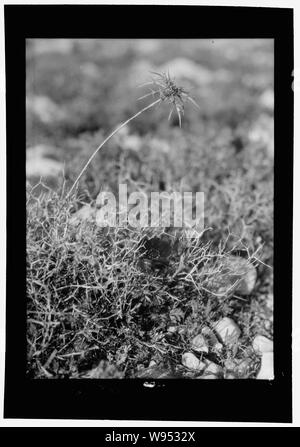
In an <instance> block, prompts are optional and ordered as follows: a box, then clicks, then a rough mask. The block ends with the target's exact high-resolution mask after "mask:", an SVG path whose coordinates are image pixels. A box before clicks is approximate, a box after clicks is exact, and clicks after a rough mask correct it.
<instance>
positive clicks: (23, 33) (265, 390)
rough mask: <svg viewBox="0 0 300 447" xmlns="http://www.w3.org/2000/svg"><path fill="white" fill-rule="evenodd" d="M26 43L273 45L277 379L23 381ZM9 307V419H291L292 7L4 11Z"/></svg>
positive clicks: (14, 8) (6, 410)
mask: <svg viewBox="0 0 300 447" xmlns="http://www.w3.org/2000/svg"><path fill="white" fill-rule="evenodd" d="M26 38H169V39H170V38H193V39H197V38H215V39H217V38H250V39H251V38H268V39H270V38H271V39H275V41H274V43H275V45H274V47H275V72H274V74H275V201H274V202H275V203H274V204H275V213H274V224H275V250H274V257H275V269H274V270H275V275H274V276H275V279H274V299H275V304H274V310H275V313H274V348H275V379H274V380H273V381H264V380H248V379H246V380H213V381H209V380H182V379H181V380H176V379H169V380H162V379H160V380H156V381H155V383H156V386H155V387H154V388H146V387H145V386H143V383H144V380H142V379H122V380H116V379H111V380H109V379H101V380H100V379H99V380H89V379H85V380H79V379H76V380H75V379H74V380H61V379H57V380H51V379H43V380H42V379H29V378H27V377H26V290H25V287H26V277H25V273H26V264H25V255H26V243H25V236H26V222H25V215H26V206H25V181H26V177H25V160H26V157H25V128H26V127H25V119H26V114H25V93H26V92H25V79H26V78H25V39H26ZM5 49H6V110H7V302H6V365H5V408H4V417H5V418H35V419H41V418H42V419H47V418H52V419H60V418H64V419H116V420H130V419H134V420H174V421H177V420H182V421H184V420H187V421H226V422H229V421H234V422H245V421H249V422H291V421H292V381H291V332H292V331H291V329H292V325H291V322H292V198H293V91H292V82H293V78H292V72H293V10H292V9H285V8H280V9H277V8H276V9H275V8H249V7H214V6H213V7H203V6H130V5H126V6H122V5H117V6H106V5H101V6H94V5H92V6H90V5H89V6H77V5H72V6H65V5H64V6H63V5H61V6H48V5H44V6H40V5H39V6H32V5H27V6H20V5H9V6H5Z"/></svg>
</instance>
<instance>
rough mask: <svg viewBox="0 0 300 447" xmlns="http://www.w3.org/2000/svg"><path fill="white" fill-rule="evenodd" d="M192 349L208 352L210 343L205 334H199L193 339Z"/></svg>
mask: <svg viewBox="0 0 300 447" xmlns="http://www.w3.org/2000/svg"><path fill="white" fill-rule="evenodd" d="M192 349H193V350H194V351H196V352H206V353H208V344H207V342H206V340H205V338H204V337H203V335H201V334H198V335H196V337H194V338H193V340H192Z"/></svg>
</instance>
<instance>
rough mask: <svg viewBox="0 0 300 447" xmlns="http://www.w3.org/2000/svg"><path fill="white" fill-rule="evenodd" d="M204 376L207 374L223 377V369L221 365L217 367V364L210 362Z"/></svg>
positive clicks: (207, 363)
mask: <svg viewBox="0 0 300 447" xmlns="http://www.w3.org/2000/svg"><path fill="white" fill-rule="evenodd" d="M204 374H207V375H211V374H215V375H217V376H218V375H222V374H223V368H222V367H221V366H220V365H217V364H216V363H214V362H211V361H210V360H208V361H207V362H206V368H205V371H204Z"/></svg>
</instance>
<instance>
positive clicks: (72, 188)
mask: <svg viewBox="0 0 300 447" xmlns="http://www.w3.org/2000/svg"><path fill="white" fill-rule="evenodd" d="M160 102H162V99H161V98H159V99H157V100H156V101H154V102H152V103H151V104H149V105H148V106H146V107H144V108H143V109H141V110H140V111H139V112H137V113H136V114H135V115H133V116H132V117H131V118H129V119H128V120H126V121H124V123H122V124H120V126H118V127H117V128H116V129H115V130H114V131H113V132H112V133H111V134H109V135H108V137H106V138H105V140H103V141H102V143H101V144H100V145H99V146H98V147H97V149H96V150H95V151H94V152H93V153H92V155H91V156H90V158H89V159H88V161H87V162H86V164H85V165H84V166H83V168H82V170H81V171H80V173H79V174H78V176H77V178H76V180H75V182H74V183H73V185H72V187H71V189H70V191H69V192H68V194H67V196H66V198H68V197H70V195H71V193H72V191H73V190H74V188H75V186H76V185H77V183H78V182H79V180H80V178H81V176H82V174H83V173H84V171H85V170H86V168H87V167H88V165H89V164H90V162H91V161H92V160H93V158H94V157H95V155H96V154H97V153H98V152H99V151H100V149H101V148H102V147H103V146H104V145H105V143H107V141H108V140H110V139H111V138H112V137H113V136H114V135H115V134H116V133H117V132H118V131H119V130H121V129H122V127H124V126H126V124H128V123H129V122H130V121H132V120H133V119H135V118H137V117H138V116H139V115H141V114H142V113H143V112H145V111H146V110H148V109H151V107H154V106H155V105H156V104H159V103H160Z"/></svg>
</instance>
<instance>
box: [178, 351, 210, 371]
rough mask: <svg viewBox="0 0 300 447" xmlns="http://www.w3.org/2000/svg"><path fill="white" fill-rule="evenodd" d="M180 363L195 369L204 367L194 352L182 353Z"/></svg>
mask: <svg viewBox="0 0 300 447" xmlns="http://www.w3.org/2000/svg"><path fill="white" fill-rule="evenodd" d="M182 364H183V366H185V367H186V368H188V369H193V370H197V371H202V370H203V369H204V368H205V366H206V365H205V363H203V362H201V361H200V360H199V359H198V358H197V357H196V356H195V355H194V354H192V353H191V352H185V353H184V354H183V355H182Z"/></svg>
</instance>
